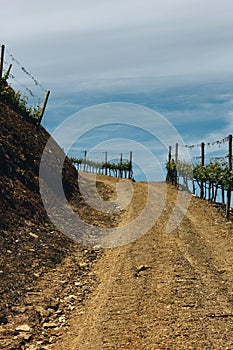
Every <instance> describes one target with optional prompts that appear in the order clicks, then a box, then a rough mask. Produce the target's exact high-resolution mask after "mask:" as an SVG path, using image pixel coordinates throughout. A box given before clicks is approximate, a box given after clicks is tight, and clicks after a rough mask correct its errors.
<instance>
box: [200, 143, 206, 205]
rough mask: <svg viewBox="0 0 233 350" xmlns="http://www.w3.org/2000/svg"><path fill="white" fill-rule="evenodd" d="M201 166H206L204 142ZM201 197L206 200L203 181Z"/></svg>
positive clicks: (202, 182) (202, 144)
mask: <svg viewBox="0 0 233 350" xmlns="http://www.w3.org/2000/svg"><path fill="white" fill-rule="evenodd" d="M201 165H202V166H205V144H204V142H202V143H201ZM200 197H201V198H202V199H203V198H204V181H201V192H200Z"/></svg>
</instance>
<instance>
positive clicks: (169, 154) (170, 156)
mask: <svg viewBox="0 0 233 350" xmlns="http://www.w3.org/2000/svg"><path fill="white" fill-rule="evenodd" d="M171 160H172V146H169V149H168V163H171Z"/></svg>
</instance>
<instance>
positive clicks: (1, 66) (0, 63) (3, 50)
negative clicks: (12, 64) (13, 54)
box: [0, 45, 5, 80]
mask: <svg viewBox="0 0 233 350" xmlns="http://www.w3.org/2000/svg"><path fill="white" fill-rule="evenodd" d="M4 53H5V45H2V48H1V61H0V80H2V74H3V65H4Z"/></svg>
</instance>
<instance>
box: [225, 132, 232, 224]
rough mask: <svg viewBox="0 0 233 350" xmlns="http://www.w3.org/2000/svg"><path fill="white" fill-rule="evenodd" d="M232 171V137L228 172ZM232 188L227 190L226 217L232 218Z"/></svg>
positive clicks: (229, 139) (229, 143)
mask: <svg viewBox="0 0 233 350" xmlns="http://www.w3.org/2000/svg"><path fill="white" fill-rule="evenodd" d="M231 170H232V135H229V136H228V171H231ZM230 208H231V188H228V189H227V201H226V217H227V218H229V217H230Z"/></svg>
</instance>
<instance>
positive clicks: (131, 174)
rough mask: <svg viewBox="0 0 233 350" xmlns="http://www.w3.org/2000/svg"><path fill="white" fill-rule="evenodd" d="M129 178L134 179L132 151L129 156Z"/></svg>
mask: <svg viewBox="0 0 233 350" xmlns="http://www.w3.org/2000/svg"><path fill="white" fill-rule="evenodd" d="M129 157H130V158H129V179H132V177H133V152H132V151H130V156H129Z"/></svg>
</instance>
